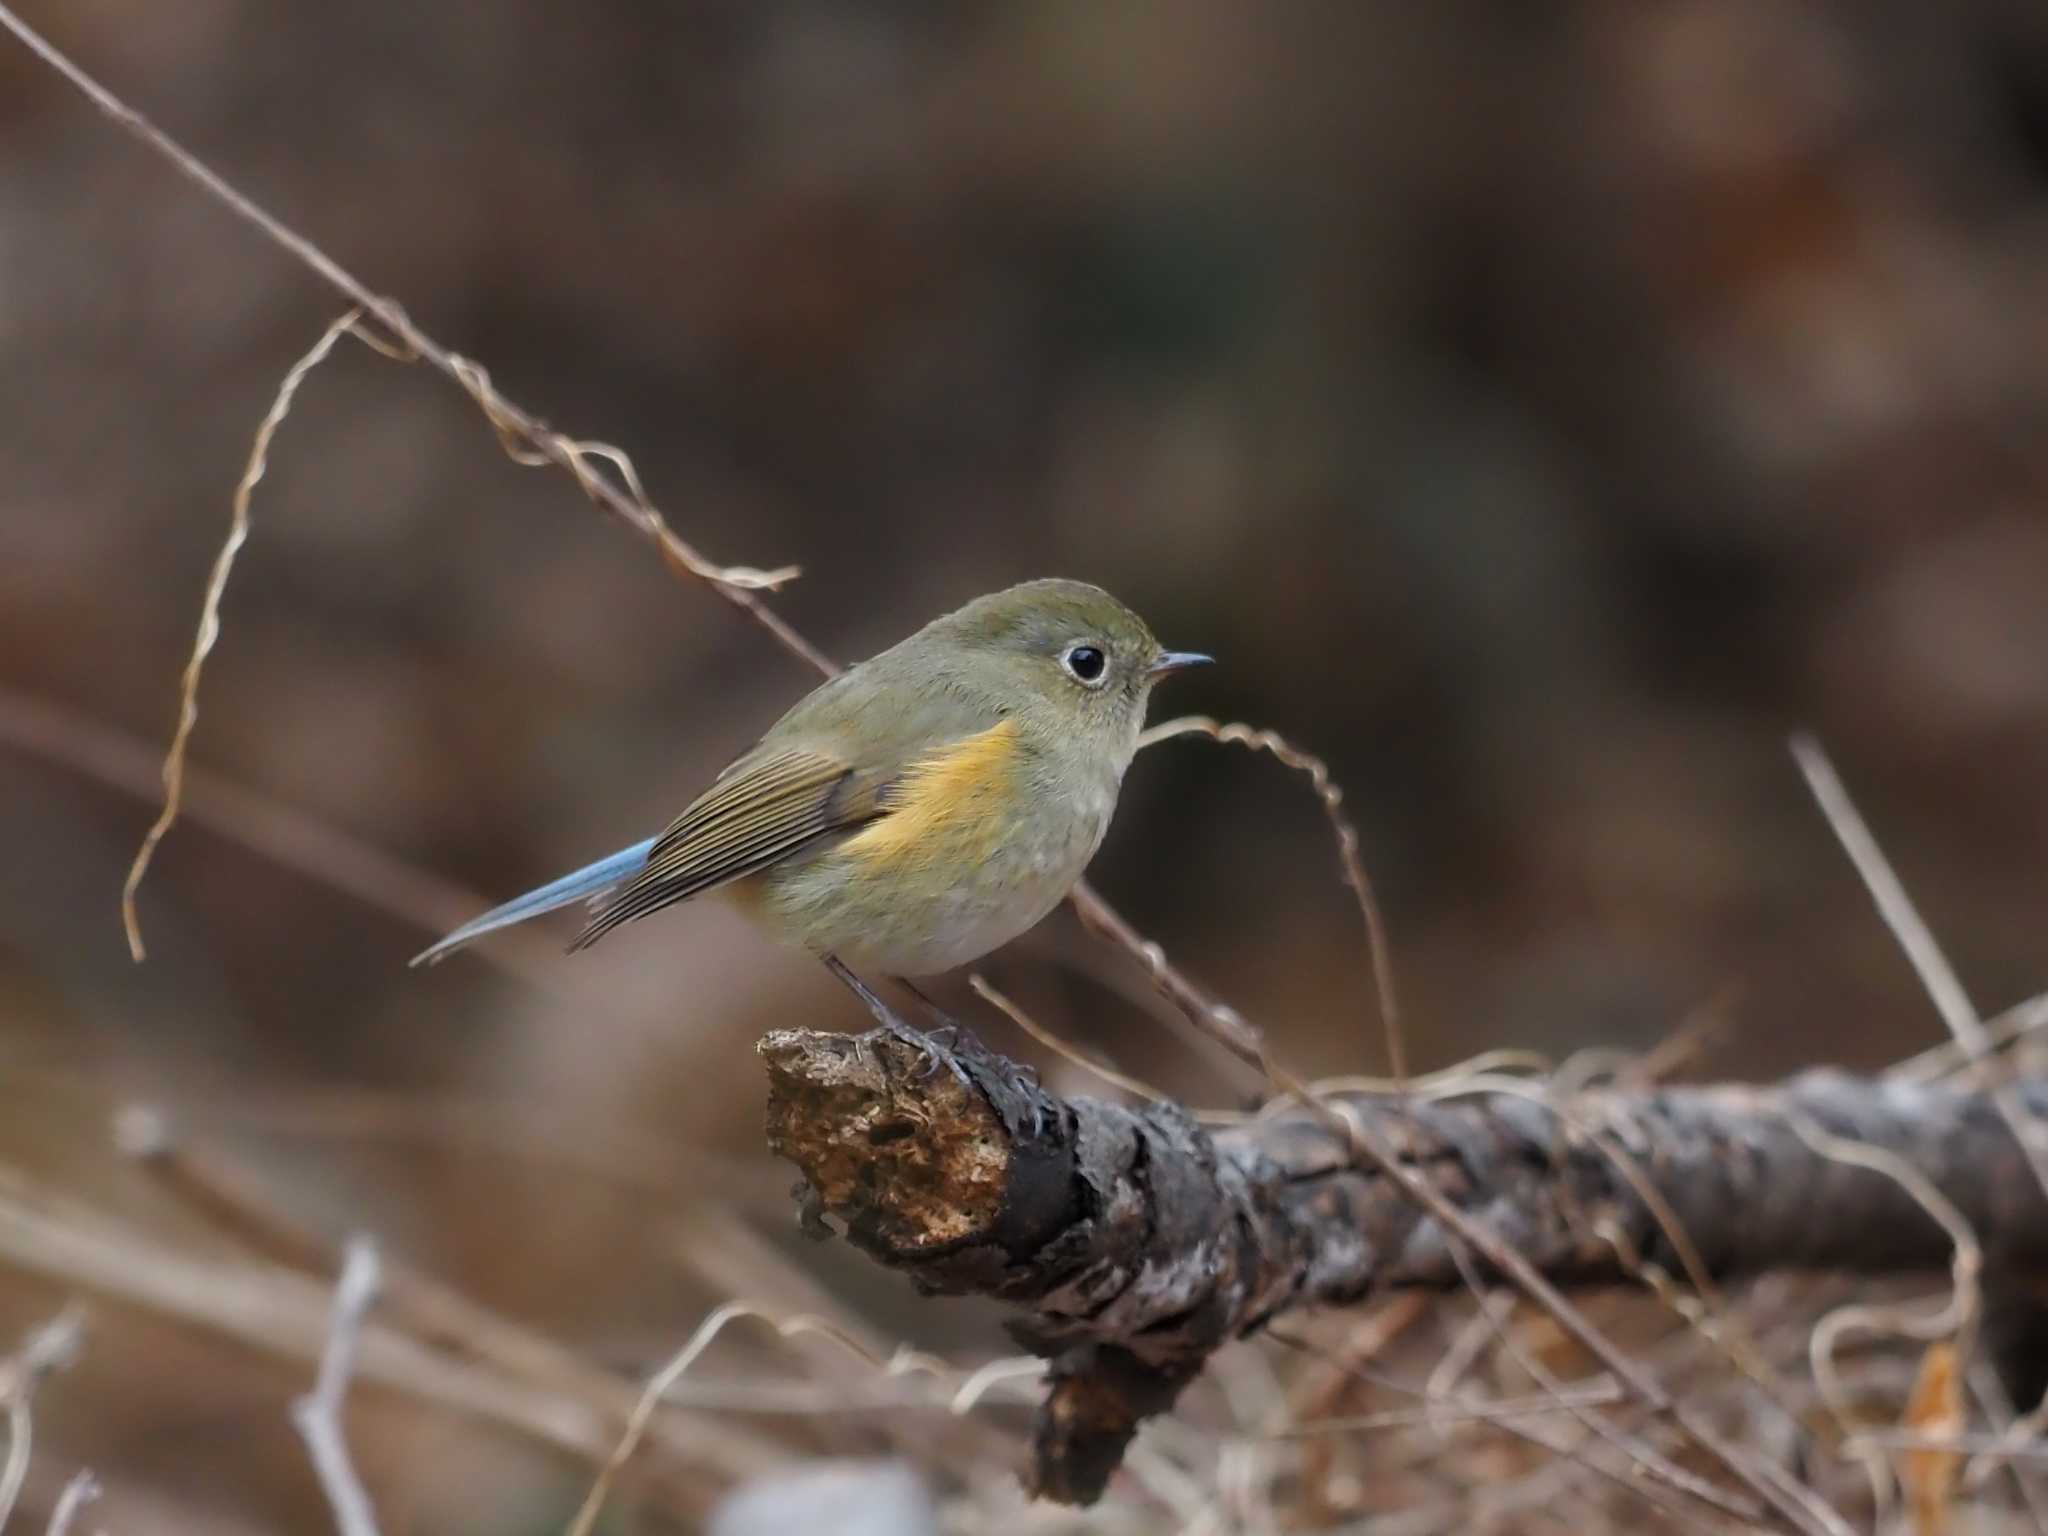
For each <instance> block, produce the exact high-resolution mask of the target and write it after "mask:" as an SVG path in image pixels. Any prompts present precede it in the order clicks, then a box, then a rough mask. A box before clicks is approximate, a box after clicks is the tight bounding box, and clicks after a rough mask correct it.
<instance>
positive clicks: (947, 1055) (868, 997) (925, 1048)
mask: <svg viewBox="0 0 2048 1536" xmlns="http://www.w3.org/2000/svg"><path fill="white" fill-rule="evenodd" d="M825 969H826V970H828V971H830V972H831V973H832V974H833V975H834V976H837V977H838V978H839V980H840V981H841V982H842V983H843V984H844V985H845V987H846V989H847V990H848V991H849V992H851V993H852V994H853V995H854V996H855V997H857V998H859V999H860V1000H861V1001H862V1002H863V1003H865V1004H866V1005H867V1010H868V1012H869V1013H871V1014H873V1015H874V1016H875V1022H876V1023H877V1024H879V1025H881V1026H882V1028H883V1030H884V1031H885V1032H887V1033H888V1034H891V1035H894V1036H895V1037H896V1038H897V1039H898V1040H901V1041H902V1042H903V1043H904V1044H905V1045H908V1046H910V1047H912V1048H913V1049H915V1050H917V1051H918V1052H920V1053H921V1054H923V1055H924V1056H926V1057H928V1058H930V1060H931V1061H932V1062H934V1063H938V1062H944V1063H945V1064H946V1065H947V1066H949V1067H951V1068H952V1069H953V1075H954V1076H955V1077H957V1078H959V1079H960V1086H961V1087H963V1088H972V1087H973V1086H974V1085H973V1083H972V1082H970V1081H969V1080H968V1077H967V1069H966V1068H965V1067H963V1066H961V1065H960V1058H959V1057H957V1056H955V1055H954V1054H953V1053H952V1052H951V1051H949V1050H947V1049H946V1048H945V1047H944V1046H942V1045H940V1044H939V1043H938V1042H937V1041H935V1040H933V1039H932V1038H931V1036H929V1035H927V1034H924V1033H922V1032H921V1031H919V1030H915V1029H912V1028H911V1027H910V1026H909V1025H908V1024H906V1023H904V1022H903V1019H902V1017H901V1016H900V1015H899V1014H898V1013H897V1012H896V1010H895V1009H894V1008H891V1007H890V1006H889V1005H888V1004H887V1003H885V1002H883V1001H882V1000H881V998H879V997H877V996H876V995H875V992H874V989H873V988H871V987H869V986H868V984H867V983H866V982H864V981H862V980H861V979H860V978H859V977H858V976H856V975H854V974H853V972H852V971H850V970H848V969H847V968H846V963H845V962H844V961H843V960H841V959H840V958H839V957H838V956H837V955H827V956H825Z"/></svg>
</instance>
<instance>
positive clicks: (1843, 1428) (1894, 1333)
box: [1785, 1111, 1984, 1509]
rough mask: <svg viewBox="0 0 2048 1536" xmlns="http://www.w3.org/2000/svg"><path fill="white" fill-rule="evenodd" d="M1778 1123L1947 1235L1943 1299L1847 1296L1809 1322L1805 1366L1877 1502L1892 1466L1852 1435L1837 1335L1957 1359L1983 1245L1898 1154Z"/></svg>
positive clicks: (1965, 1343)
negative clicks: (1918, 1347) (1886, 1188)
mask: <svg viewBox="0 0 2048 1536" xmlns="http://www.w3.org/2000/svg"><path fill="white" fill-rule="evenodd" d="M1785 1120H1786V1124H1787V1125H1789V1126H1790V1127H1791V1129H1792V1132H1793V1134H1794V1135H1796V1136H1798V1137H1799V1139H1800V1140H1801V1141H1803V1142H1805V1143H1806V1144H1807V1145H1808V1146H1809V1147H1811V1148H1813V1150H1814V1152H1815V1153H1817V1154H1818V1155H1819V1156H1821V1157H1825V1158H1827V1159H1829V1160H1830V1161H1832V1162H1838V1163H1847V1164H1850V1165H1851V1166H1854V1167H1859V1168H1868V1169H1870V1170H1871V1171H1872V1172H1873V1173H1881V1174H1883V1175H1884V1176H1885V1177H1886V1178H1889V1179H1891V1180H1893V1181H1894V1182H1895V1183H1896V1184H1898V1186H1899V1187H1900V1188H1901V1189H1903V1190H1904V1191H1905V1192H1906V1193H1907V1194H1908V1195H1910V1196H1911V1197H1912V1198H1913V1200H1914V1201H1915V1202H1916V1203H1917V1204H1918V1205H1919V1206H1920V1208H1921V1209H1922V1210H1924V1211H1926V1212H1927V1214H1928V1216H1929V1217H1930V1218H1931V1219H1932V1220H1933V1221H1934V1222H1935V1223H1936V1224H1937V1225H1939V1226H1940V1227H1941V1229H1942V1231H1944V1232H1945V1233H1947V1234H1948V1239H1949V1242H1950V1244H1951V1245H1952V1246H1953V1249H1954V1259H1953V1260H1952V1263H1951V1269H1950V1288H1949V1298H1948V1301H1947V1303H1946V1304H1945V1305H1944V1306H1942V1307H1941V1308H1940V1309H1939V1310H1937V1311H1934V1312H1925V1311H1919V1310H1916V1309H1914V1308H1910V1307H1902V1306H1876V1305H1871V1304H1867V1303H1861V1302H1858V1303H1852V1304H1850V1305H1847V1306H1841V1307H1837V1308H1835V1309H1834V1310H1833V1311H1831V1312H1829V1313H1828V1314H1827V1315H1826V1316H1824V1317H1822V1318H1821V1319H1820V1321H1819V1322H1817V1323H1815V1324H1814V1327H1813V1332H1812V1334H1811V1336H1810V1338H1809V1340H1808V1345H1807V1355H1808V1359H1809V1361H1810V1362H1811V1364H1812V1368H1813V1380H1814V1385H1815V1386H1816V1387H1817V1388H1818V1390H1819V1392H1820V1396H1821V1401H1822V1402H1823V1403H1824V1404H1825V1405H1826V1406H1827V1409H1828V1412H1829V1413H1830V1414H1831V1415H1832V1416H1833V1417H1834V1420H1835V1423H1836V1425H1837V1427H1838V1428H1839V1430H1840V1432H1841V1434H1842V1436H1843V1440H1842V1451H1843V1453H1844V1454H1845V1455H1849V1456H1855V1457H1857V1458H1858V1459H1860V1460H1861V1461H1862V1462H1863V1463H1864V1466H1865V1468H1866V1470H1867V1471H1868V1473H1869V1475H1870V1479H1871V1493H1872V1496H1873V1498H1874V1499H1875V1500H1876V1501H1877V1504H1878V1506H1879V1508H1880V1509H1883V1508H1885V1507H1887V1506H1888V1505H1889V1502H1890V1495H1891V1490H1892V1486H1893V1476H1894V1473H1893V1469H1892V1467H1891V1465H1890V1463H1889V1461H1888V1460H1887V1458H1885V1457H1884V1456H1883V1455H1882V1454H1881V1453H1880V1452H1879V1451H1878V1450H1877V1449H1876V1447H1875V1446H1874V1445H1873V1444H1872V1443H1871V1442H1869V1441H1868V1440H1866V1439H1864V1438H1863V1437H1862V1436H1860V1435H1859V1434H1858V1433H1857V1431H1858V1429H1859V1428H1860V1425H1859V1424H1858V1422H1857V1414H1856V1412H1855V1407H1854V1400H1853V1396H1852V1394H1851V1392H1850V1390H1849V1387H1848V1385H1847V1384H1846V1383H1845V1382H1844V1381H1843V1379H1842V1373H1841V1370H1840V1369H1839V1367H1838V1365H1837V1362H1836V1353H1837V1351H1838V1350H1839V1348H1840V1346H1841V1341H1842V1338H1843V1336H1844V1335H1846V1334H1849V1333H1851V1332H1860V1333H1871V1334H1877V1335H1880V1336H1891V1337H1896V1338H1907V1339H1912V1340H1915V1341H1917V1342H1919V1343H1922V1344H1935V1343H1947V1344H1950V1345H1951V1346H1952V1347H1953V1348H1954V1350H1955V1352H1956V1356H1957V1358H1958V1359H1961V1360H1964V1361H1967V1360H1968V1358H1969V1354H1970V1349H1971V1345H1972V1342H1973V1340H1974V1336H1975V1333H1976V1329H1977V1323H1978V1319H1979V1315H1980V1311H1981V1298H1980V1293H1979V1285H1978V1277H1979V1275H1980V1274H1981V1273H1982V1271H1983V1267H1984V1250H1983V1245H1982V1244H1981V1243H1980V1242H1979V1241H1978V1239H1977V1234H1976V1233H1975V1232H1973V1231H1972V1230H1971V1229H1970V1223H1969V1222H1968V1221H1967V1220H1966V1219H1965V1218H1964V1216H1963V1213H1962V1212H1961V1211H1958V1210H1957V1209H1956V1208H1955V1204H1954V1202H1952V1201H1951V1200H1950V1199H1949V1198H1948V1197H1947V1196H1946V1195H1944V1194H1943V1193H1942V1192H1941V1191H1940V1190H1938V1189H1936V1188H1935V1187H1934V1184H1933V1182H1932V1181H1931V1180H1930V1179H1928V1177H1927V1176H1926V1175H1925V1174H1924V1173H1922V1172H1921V1171H1920V1170H1919V1169H1918V1168H1915V1167H1914V1166H1913V1165H1912V1164H1911V1163H1909V1162H1907V1161H1906V1160H1905V1159H1904V1158H1902V1157H1899V1156H1897V1155H1896V1154H1894V1153H1892V1152H1890V1151H1888V1150H1887V1149H1885V1148H1883V1147H1873V1146H1871V1145H1869V1144H1868V1143H1866V1142H1861V1141H1853V1140H1851V1139H1849V1138H1848V1137H1844V1136H1837V1135H1835V1134H1834V1133H1833V1132H1831V1131H1828V1130H1826V1129H1825V1128H1823V1127H1822V1126H1820V1125H1818V1124H1816V1123H1815V1122H1814V1121H1813V1119H1812V1118H1811V1117H1810V1116H1807V1115H1804V1114H1801V1113H1799V1112H1797V1111H1788V1112H1787V1114H1786V1117H1785Z"/></svg>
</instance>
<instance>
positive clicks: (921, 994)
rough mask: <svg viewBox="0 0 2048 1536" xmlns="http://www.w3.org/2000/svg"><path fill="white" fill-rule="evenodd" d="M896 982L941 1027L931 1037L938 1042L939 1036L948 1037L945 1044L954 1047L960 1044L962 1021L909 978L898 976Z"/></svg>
mask: <svg viewBox="0 0 2048 1536" xmlns="http://www.w3.org/2000/svg"><path fill="white" fill-rule="evenodd" d="M895 982H896V985H897V986H899V987H901V988H902V989H903V990H904V991H906V992H908V993H909V994H910V995H911V996H912V997H914V998H916V999H917V1000H918V1001H919V1002H920V1003H922V1004H923V1005H924V1011H925V1012H926V1013H928V1014H930V1015H931V1017H932V1018H933V1019H934V1020H936V1021H937V1023H938V1026H939V1027H938V1028H937V1029H935V1030H933V1031H932V1036H931V1037H932V1039H933V1040H934V1041H937V1040H938V1038H939V1036H941V1035H944V1036H945V1037H946V1039H945V1044H947V1045H949V1046H952V1045H958V1044H959V1043H960V1021H959V1020H958V1019H956V1018H954V1017H953V1015H951V1014H950V1013H948V1012H946V1010H945V1009H943V1008H941V1007H940V1006H939V1005H938V1003H937V1002H935V1001H934V1000H933V998H932V995H931V994H930V993H929V992H927V991H925V989H924V988H923V987H920V986H919V985H918V984H917V983H916V982H914V981H912V980H911V979H910V978H909V977H908V976H898V977H896V978H895Z"/></svg>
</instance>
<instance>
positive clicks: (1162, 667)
mask: <svg viewBox="0 0 2048 1536" xmlns="http://www.w3.org/2000/svg"><path fill="white" fill-rule="evenodd" d="M1215 659H1216V658H1215V657H1214V656H1204V655H1203V654H1202V653H1201V652H1200V651H1161V652H1160V653H1159V659H1158V660H1157V661H1155V662H1153V663H1152V665H1151V666H1149V667H1147V668H1146V669H1145V675H1146V676H1147V677H1165V676H1167V675H1168V674H1170V673H1174V672H1182V671H1185V670H1186V669H1187V668H1189V667H1206V666H1208V665H1209V664H1210V663H1211V662H1213V661H1214V660H1215Z"/></svg>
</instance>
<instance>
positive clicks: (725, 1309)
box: [568, 1301, 996, 1536]
mask: <svg viewBox="0 0 2048 1536" xmlns="http://www.w3.org/2000/svg"><path fill="white" fill-rule="evenodd" d="M743 1318H746V1319H751V1320H753V1321H756V1322H761V1323H766V1324H767V1325H768V1326H769V1327H770V1328H773V1329H774V1330H775V1333H776V1336H777V1337H778V1338H784V1339H793V1338H799V1337H803V1336H806V1335H809V1336H811V1337H815V1338H822V1339H826V1340H828V1341H830V1342H831V1343H833V1344H835V1345H837V1346H838V1347H839V1348H840V1349H842V1350H845V1351H846V1352H847V1353H848V1354H851V1355H852V1356H854V1357H855V1358H856V1359H858V1360H861V1361H863V1362H865V1363H866V1364H868V1365H871V1366H873V1367H874V1368H875V1369H877V1370H879V1371H881V1372H883V1373H884V1374H885V1375H887V1376H891V1377H895V1376H900V1375H904V1374H906V1373H908V1372H913V1371H915V1372H919V1373H921V1374H924V1375H928V1376H937V1377H946V1376H949V1375H952V1374H954V1372H953V1370H952V1367H950V1366H949V1365H947V1364H946V1362H945V1361H943V1360H940V1359H938V1358H937V1357H936V1356H933V1355H927V1354H923V1353H921V1352H919V1351H916V1350H909V1349H899V1350H897V1351H896V1353H895V1354H893V1355H891V1356H890V1357H889V1358H887V1359H883V1358H882V1357H881V1356H879V1355H877V1354H876V1353H875V1352H874V1351H873V1350H871V1349H869V1348H868V1346H867V1345H866V1344H864V1343H862V1342H861V1341H860V1340H859V1339H857V1338H855V1337H854V1336H853V1335H852V1334H850V1333H848V1332H847V1331H846V1330H845V1329H843V1328H841V1327H840V1326H839V1325H838V1324H837V1323H834V1322H832V1321H831V1320H829V1319H827V1318H822V1317H817V1316H813V1315H810V1314H804V1315H801V1316H798V1317H790V1318H782V1317H777V1316H776V1315H775V1314H773V1313H772V1312H768V1311H766V1310H764V1309H763V1308H760V1307H757V1306H755V1305H754V1304H753V1303H751V1302H745V1301H729V1302H727V1303H726V1304H725V1305H724V1306H722V1307H720V1308H718V1309H717V1310H716V1311H714V1312H713V1313H711V1314H710V1316H708V1317H706V1318H705V1319H704V1321H703V1322H701V1323H699V1324H698V1325H697V1331H696V1332H695V1333H693V1334H691V1335H690V1338H689V1341H688V1342H687V1343H685V1344H684V1345H683V1347H682V1348H681V1349H679V1350H677V1351H676V1352H675V1354H673V1355H672V1356H670V1357H669V1361H668V1363H667V1364H666V1365H664V1366H663V1367H662V1368H661V1369H660V1370H659V1371H657V1372H655V1374H654V1376H653V1378H652V1379H651V1380H649V1382H648V1383H647V1388H646V1390H645V1391H644V1392H642V1393H641V1394H640V1401H639V1402H638V1403H637V1404H635V1405H634V1408H633V1412H632V1415H631V1416H630V1417H629V1418H628V1419H627V1421H626V1429H625V1433H623V1434H622V1435H620V1436H619V1441H618V1444H617V1445H615V1446H613V1447H612V1452H611V1455H610V1456H608V1457H606V1458H605V1463H604V1465H603V1466H602V1467H600V1468H599V1469H598V1474H597V1479H596V1481H595V1482H593V1483H592V1484H591V1485H590V1492H589V1493H588V1494H586V1495H585V1496H584V1499H583V1504H582V1507H581V1508H579V1509H578V1510H577V1511H576V1518H575V1519H573V1520H572V1521H570V1522H569V1527H568V1536H590V1532H591V1530H592V1529H593V1528H594V1527H595V1526H596V1524H597V1517H598V1515H599V1514H600V1513H602V1512H603V1509H604V1505H605V1500H606V1499H608V1498H610V1497H611V1490H612V1484H613V1483H614V1482H615V1481H616V1480H617V1478H618V1475H619V1472H620V1471H621V1470H622V1469H623V1468H624V1467H625V1465H626V1463H627V1462H628V1461H630V1460H632V1459H633V1453H634V1452H635V1451H637V1450H638V1449H639V1448H640V1441H641V1439H642V1437H643V1436H644V1435H645V1434H646V1432H647V1424H648V1421H649V1420H650V1419H652V1418H653V1417H654V1412H655V1410H656V1409H657V1408H659V1407H660V1406H661V1404H662V1402H663V1401H664V1399H666V1398H667V1396H668V1394H669V1392H670V1391H671V1390H672V1389H673V1388H674V1386H675V1384H676V1383H677V1382H678V1381H680V1380H682V1378H683V1376H684V1375H685V1374H686V1373H687V1372H688V1371H689V1370H690V1368H691V1367H692V1366H694V1365H695V1364H696V1363H697V1360H698V1358H699V1357H700V1356H701V1355H702V1354H703V1353H704V1351H705V1350H707V1349H709V1348H710V1347H711V1345H712V1343H713V1342H714V1341H715V1340H716V1339H717V1338H718V1336H719V1335H720V1334H721V1333H723V1332H724V1331H725V1330H726V1328H727V1327H728V1326H730V1325H731V1324H733V1323H736V1322H739V1321H740V1320H741V1319H743ZM994 1379H996V1378H991V1379H990V1381H991V1382H992V1381H993V1380H994ZM989 1384H990V1383H979V1388H978V1390H977V1392H976V1393H975V1394H974V1395H973V1396H972V1397H967V1396H966V1394H965V1390H964V1389H963V1391H962V1393H961V1397H963V1398H965V1399H966V1402H967V1406H969V1407H971V1406H972V1405H973V1403H974V1402H976V1401H979V1399H980V1396H981V1393H982V1392H985V1391H986V1390H987V1386H988V1385H989ZM958 1400H959V1399H956V1401H958ZM959 1411H962V1412H964V1411H965V1409H964V1408H963V1409H961V1410H959Z"/></svg>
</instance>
